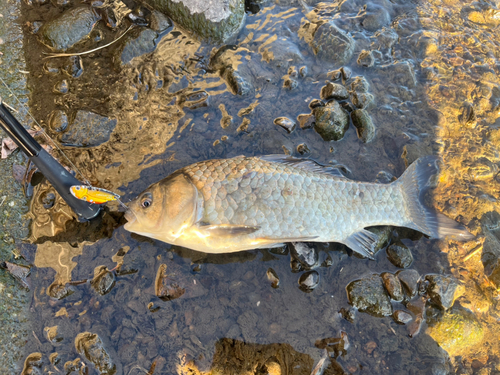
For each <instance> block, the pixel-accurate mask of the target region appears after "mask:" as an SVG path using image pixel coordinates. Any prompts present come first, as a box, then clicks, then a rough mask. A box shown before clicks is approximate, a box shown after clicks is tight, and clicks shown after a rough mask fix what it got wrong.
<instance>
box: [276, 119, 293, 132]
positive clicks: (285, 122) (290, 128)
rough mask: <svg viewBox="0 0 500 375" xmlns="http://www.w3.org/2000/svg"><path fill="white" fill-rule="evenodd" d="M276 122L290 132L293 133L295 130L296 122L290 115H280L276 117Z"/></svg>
mask: <svg viewBox="0 0 500 375" xmlns="http://www.w3.org/2000/svg"><path fill="white" fill-rule="evenodd" d="M274 124H275V125H278V126H281V127H282V128H283V129H285V130H286V131H287V132H288V133H291V132H293V131H294V130H295V126H297V125H296V124H295V122H293V121H292V120H290V119H289V118H288V117H278V118H276V119H274Z"/></svg>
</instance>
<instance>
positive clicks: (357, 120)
mask: <svg viewBox="0 0 500 375" xmlns="http://www.w3.org/2000/svg"><path fill="white" fill-rule="evenodd" d="M351 119H352V124H353V125H354V126H355V127H356V130H357V132H358V138H359V139H360V140H361V142H363V143H368V142H371V141H372V140H373V138H375V125H373V122H372V118H371V117H370V115H369V114H368V112H366V110H364V109H356V110H355V111H352V112H351Z"/></svg>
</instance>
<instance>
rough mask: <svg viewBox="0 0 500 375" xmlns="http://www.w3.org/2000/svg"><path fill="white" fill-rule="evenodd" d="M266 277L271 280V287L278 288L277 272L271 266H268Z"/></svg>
mask: <svg viewBox="0 0 500 375" xmlns="http://www.w3.org/2000/svg"><path fill="white" fill-rule="evenodd" d="M266 276H267V279H268V280H269V281H270V282H271V286H272V287H273V288H275V289H276V288H278V287H279V285H280V278H279V277H278V274H277V273H276V271H275V270H273V269H272V268H269V269H268V270H267V272H266Z"/></svg>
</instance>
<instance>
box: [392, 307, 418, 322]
mask: <svg viewBox="0 0 500 375" xmlns="http://www.w3.org/2000/svg"><path fill="white" fill-rule="evenodd" d="M392 317H393V318H394V321H395V322H396V323H398V324H408V323H410V322H411V321H412V320H413V317H412V316H411V314H410V313H408V312H406V311H404V310H396V311H394V313H393V314H392Z"/></svg>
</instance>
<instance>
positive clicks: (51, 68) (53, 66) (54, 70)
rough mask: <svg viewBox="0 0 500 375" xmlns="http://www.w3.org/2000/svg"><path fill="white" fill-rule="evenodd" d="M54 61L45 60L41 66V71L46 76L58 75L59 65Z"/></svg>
mask: <svg viewBox="0 0 500 375" xmlns="http://www.w3.org/2000/svg"><path fill="white" fill-rule="evenodd" d="M55 60H56V59H50V60H47V61H46V62H45V63H44V64H43V71H44V72H45V73H48V74H58V73H59V65H58V64H57V63H56V61H55Z"/></svg>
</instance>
